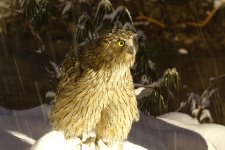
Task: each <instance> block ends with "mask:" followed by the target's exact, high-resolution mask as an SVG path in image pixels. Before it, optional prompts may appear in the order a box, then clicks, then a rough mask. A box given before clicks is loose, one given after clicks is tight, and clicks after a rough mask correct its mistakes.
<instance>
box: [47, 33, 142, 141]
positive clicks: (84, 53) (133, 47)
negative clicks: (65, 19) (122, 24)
mask: <svg viewBox="0 0 225 150" xmlns="http://www.w3.org/2000/svg"><path fill="white" fill-rule="evenodd" d="M136 41H137V35H136V34H135V33H133V32H131V31H126V30H116V31H114V32H111V33H106V34H104V35H102V36H99V37H98V38H96V39H95V40H93V41H91V42H89V43H88V44H86V46H84V48H83V49H82V50H80V51H79V52H78V53H77V54H75V53H74V52H69V53H68V54H67V57H66V59H65V61H64V62H63V64H62V67H61V79H60V82H59V85H58V89H57V93H56V98H55V102H54V104H53V107H52V111H51V114H50V122H51V124H52V126H53V128H54V129H55V130H57V131H61V132H63V133H64V136H65V138H66V139H71V138H75V137H79V138H81V139H82V138H83V136H84V134H86V135H87V134H90V133H91V132H95V134H96V140H102V141H104V142H105V143H106V144H108V145H110V144H112V143H118V142H123V141H124V140H125V139H126V138H127V136H128V133H129V131H130V129H131V125H132V122H134V121H137V120H138V119H139V111H138V108H137V102H136V97H135V95H134V88H133V81H132V76H131V72H130V67H131V66H132V65H133V64H134V62H135V54H136V52H137V42H136Z"/></svg>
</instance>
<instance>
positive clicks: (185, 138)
mask: <svg viewBox="0 0 225 150" xmlns="http://www.w3.org/2000/svg"><path fill="white" fill-rule="evenodd" d="M49 111H50V107H49V106H48V105H41V106H38V107H35V108H32V109H28V110H21V111H13V110H8V109H5V108H2V107H0V149H3V150H15V149H20V150H28V149H31V147H32V145H33V147H32V150H50V149H54V150H72V149H73V150H74V149H75V147H76V145H79V143H80V141H79V140H78V139H73V140H65V139H64V136H63V134H62V133H60V132H56V131H52V129H51V127H50V125H49V122H48V115H49ZM224 137H225V127H224V126H222V125H217V124H199V123H198V122H197V121H196V120H195V119H194V118H191V117H190V116H188V115H186V114H182V113H168V114H165V115H162V116H160V117H158V118H154V117H147V116H145V115H143V114H141V118H140V121H139V122H136V123H134V124H133V126H132V129H131V132H130V134H129V136H128V141H126V142H125V143H124V150H144V149H149V150H175V149H176V150H190V149H191V150H224V147H225V142H224ZM38 139H39V140H38ZM84 147H85V145H83V148H84ZM86 148H87V147H86Z"/></svg>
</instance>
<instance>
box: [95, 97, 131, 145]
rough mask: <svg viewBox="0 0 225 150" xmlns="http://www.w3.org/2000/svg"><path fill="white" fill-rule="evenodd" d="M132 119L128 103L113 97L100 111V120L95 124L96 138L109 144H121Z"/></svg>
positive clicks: (128, 130)
mask: <svg viewBox="0 0 225 150" xmlns="http://www.w3.org/2000/svg"><path fill="white" fill-rule="evenodd" d="M133 120H134V116H133V115H132V113H131V107H130V105H127V103H126V102H124V101H123V100H119V99H113V100H112V101H110V103H109V104H108V105H107V106H106V107H105V109H103V111H102V115H101V120H100V122H99V123H98V124H97V131H96V134H97V139H99V140H102V141H104V142H105V143H106V145H109V146H114V145H122V143H123V141H124V140H125V139H127V136H128V133H129V132H130V129H131V125H132V122H133ZM121 147H122V146H121Z"/></svg>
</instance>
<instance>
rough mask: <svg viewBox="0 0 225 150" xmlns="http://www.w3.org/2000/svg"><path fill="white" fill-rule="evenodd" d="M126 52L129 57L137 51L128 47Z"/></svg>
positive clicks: (132, 47)
mask: <svg viewBox="0 0 225 150" xmlns="http://www.w3.org/2000/svg"><path fill="white" fill-rule="evenodd" d="M126 51H127V53H129V54H131V55H135V54H136V51H137V50H136V47H134V46H129V47H128V48H127V50H126Z"/></svg>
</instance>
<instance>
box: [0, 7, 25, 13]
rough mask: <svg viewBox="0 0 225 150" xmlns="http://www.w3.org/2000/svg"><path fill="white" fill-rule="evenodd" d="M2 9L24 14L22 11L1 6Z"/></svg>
mask: <svg viewBox="0 0 225 150" xmlns="http://www.w3.org/2000/svg"><path fill="white" fill-rule="evenodd" d="M0 8H2V9H5V10H8V11H11V12H13V13H17V14H22V12H21V11H20V10H16V9H12V8H8V7H4V6H0Z"/></svg>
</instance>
